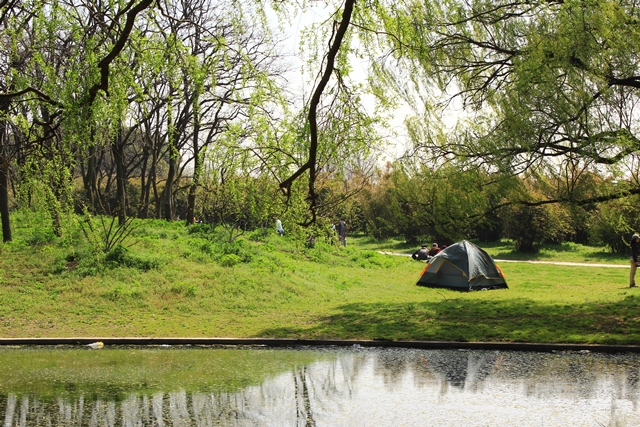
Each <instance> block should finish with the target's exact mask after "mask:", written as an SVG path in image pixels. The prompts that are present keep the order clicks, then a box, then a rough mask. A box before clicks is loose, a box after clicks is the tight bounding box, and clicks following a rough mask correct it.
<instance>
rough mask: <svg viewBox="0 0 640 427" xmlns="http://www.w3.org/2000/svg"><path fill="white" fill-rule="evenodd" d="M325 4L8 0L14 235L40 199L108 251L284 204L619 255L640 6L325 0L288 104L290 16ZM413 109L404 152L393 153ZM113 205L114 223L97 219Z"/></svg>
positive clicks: (6, 80)
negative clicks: (133, 239)
mask: <svg viewBox="0 0 640 427" xmlns="http://www.w3.org/2000/svg"><path fill="white" fill-rule="evenodd" d="M316 4H317V3H316V2H295V1H291V2H289V1H274V2H268V1H263V2H259V1H248V0H247V1H234V0H228V1H224V2H211V1H208V0H194V1H181V2H174V1H171V0H138V1H135V0H131V1H114V2H95V1H76V0H65V1H55V2H54V1H40V0H29V1H16V0H4V1H2V2H0V35H1V37H0V67H1V69H2V76H3V77H2V79H1V81H0V92H1V93H0V214H1V216H2V231H3V240H4V241H5V242H10V241H11V240H12V227H11V219H10V217H11V215H10V212H12V211H17V210H20V209H45V211H46V212H48V215H49V217H50V220H51V221H50V225H49V226H48V227H47V228H46V229H43V230H42V231H41V233H42V234H43V235H47V234H50V235H51V236H53V237H51V238H53V239H62V240H64V239H67V241H69V240H70V239H71V237H70V236H71V234H72V233H71V232H70V230H71V229H72V223H73V221H70V220H68V218H70V217H72V216H74V215H79V216H80V218H81V219H79V221H80V224H83V226H82V230H83V237H84V238H85V239H87V240H88V241H90V242H94V247H95V252H96V253H98V254H101V255H100V256H107V255H108V254H109V252H110V251H111V250H113V249H114V248H117V247H118V246H119V244H120V243H122V242H123V239H124V236H126V235H127V233H128V232H129V231H128V230H130V226H129V225H128V224H131V221H132V220H133V219H134V218H163V219H166V220H176V219H181V220H184V221H185V224H194V223H195V222H196V221H203V222H204V223H206V224H209V225H212V226H220V227H223V228H224V229H225V230H226V232H227V235H228V240H229V242H230V243H233V242H234V241H236V239H237V238H238V236H240V235H242V234H245V233H248V232H250V231H252V230H256V229H258V228H264V227H266V226H267V225H268V224H272V223H273V222H274V221H275V218H276V217H278V218H280V219H281V220H282V221H283V222H284V223H285V225H286V228H287V233H288V235H290V236H292V238H296V239H299V240H300V241H302V242H304V241H306V240H307V239H308V238H309V237H310V236H311V235H313V236H316V237H317V238H323V236H330V234H329V233H328V232H327V231H328V230H329V228H330V225H331V224H332V223H334V222H335V221H336V220H337V218H338V217H345V219H346V220H347V222H348V224H349V226H350V230H351V232H364V233H367V234H368V235H370V236H373V237H376V238H386V237H390V236H397V235H401V236H403V237H404V239H405V240H406V241H407V242H408V243H412V244H418V243H424V242H431V241H438V242H442V243H451V242H453V241H456V240H459V239H461V238H476V239H479V240H481V241H491V240H493V241H497V240H499V239H501V238H503V237H507V238H511V239H513V240H514V241H515V242H516V243H515V244H516V249H517V250H519V251H528V252H535V251H536V250H538V249H539V248H540V247H541V245H542V244H543V243H549V242H551V243H558V242H578V243H589V244H594V245H602V246H606V247H607V248H609V249H610V250H611V251H614V252H620V253H622V252H624V251H626V250H627V240H628V238H629V236H630V234H631V233H632V232H633V231H635V230H638V229H640V224H639V221H638V216H637V214H636V211H637V205H638V193H640V185H639V183H638V165H639V162H638V147H639V144H638V142H639V140H638V137H637V132H638V113H637V102H638V96H637V95H638V88H640V70H638V64H640V61H638V59H639V58H638V56H639V52H638V49H639V46H640V43H638V42H639V41H640V30H639V28H640V26H638V25H637V24H638V18H639V13H640V12H639V10H640V9H639V7H638V4H636V2H635V1H604V0H592V1H558V2H555V1H551V2H549V1H540V2H529V1H527V2H481V1H434V2H413V1H401V2H396V1H393V2H385V1H366V2H365V1H361V2H360V1H355V0H345V1H343V2H322V3H321V6H322V7H321V10H322V11H326V12H327V16H326V19H325V20H320V21H318V22H316V23H315V24H313V25H311V26H309V27H308V28H306V29H305V31H304V32H303V35H302V37H301V45H300V52H298V53H297V55H298V56H299V58H301V59H302V63H303V69H302V71H301V72H303V73H304V74H303V75H304V76H305V78H306V79H308V80H307V81H308V85H305V86H303V87H305V88H306V87H309V88H311V89H310V90H309V91H308V92H307V91H306V90H303V92H302V94H301V97H296V93H295V92H294V91H293V88H292V87H291V84H290V83H289V82H287V80H286V77H287V74H288V73H290V72H291V70H289V69H288V62H287V57H286V56H285V55H283V54H282V51H281V50H280V48H279V44H278V41H279V38H280V37H282V35H281V34H282V33H281V32H280V30H278V27H280V28H286V27H287V26H288V25H290V23H291V22H292V21H291V20H292V19H294V18H295V16H298V14H300V13H304V11H305V10H308V9H309V8H311V7H314V6H315V5H316ZM274 23H276V24H277V25H275V26H274ZM354 61H358V63H359V64H361V63H363V62H362V61H364V63H366V64H368V66H369V71H370V73H369V75H368V76H367V78H366V79H362V78H361V76H354V75H353V70H354ZM295 89H296V90H297V89H298V88H297V87H296V88H295ZM452 105H459V106H460V109H458V108H456V110H458V111H455V115H456V117H455V118H452V116H451V115H452V114H454V112H452V108H451V106H452ZM399 107H402V109H405V110H406V109H407V108H410V109H411V111H412V115H411V116H408V117H406V119H405V121H404V122H405V126H406V129H407V131H406V132H407V135H408V141H407V151H406V152H405V153H402V155H400V156H398V158H397V159H395V160H393V161H389V162H387V163H386V164H381V162H380V159H381V158H382V153H383V150H384V149H385V147H386V142H387V141H388V140H389V137H390V133H391V130H390V128H389V123H390V121H393V120H397V117H394V115H395V114H397V112H398V111H399V110H398V108H399ZM452 123H454V124H452ZM102 215H106V216H107V217H115V218H117V223H110V225H109V226H108V227H106V228H102V229H101V230H102V231H97V229H96V228H95V227H94V225H92V224H95V222H92V221H94V218H97V217H100V216H102ZM107 222H108V220H107ZM103 224H104V223H103ZM96 236H97V237H96ZM118 236H120V237H118Z"/></svg>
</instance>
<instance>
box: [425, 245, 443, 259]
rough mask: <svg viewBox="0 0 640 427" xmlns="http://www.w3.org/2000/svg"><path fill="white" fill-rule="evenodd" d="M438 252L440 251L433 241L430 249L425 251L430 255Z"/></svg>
mask: <svg viewBox="0 0 640 427" xmlns="http://www.w3.org/2000/svg"><path fill="white" fill-rule="evenodd" d="M439 253H440V248H439V247H438V244H437V243H434V244H433V245H431V249H429V252H427V255H429V256H430V257H432V256H436V255H438V254H439Z"/></svg>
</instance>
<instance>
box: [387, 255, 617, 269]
mask: <svg viewBox="0 0 640 427" xmlns="http://www.w3.org/2000/svg"><path fill="white" fill-rule="evenodd" d="M380 253H381V254H384V255H396V256H411V255H410V254H399V253H395V252H383V251H380ZM493 260H494V261H495V262H496V263H497V264H500V263H505V262H528V263H530V264H552V265H568V266H572V265H573V266H576V267H604V268H629V266H628V265H625V264H591V263H587V262H563V261H534V260H515V259H498V258H494V259H493Z"/></svg>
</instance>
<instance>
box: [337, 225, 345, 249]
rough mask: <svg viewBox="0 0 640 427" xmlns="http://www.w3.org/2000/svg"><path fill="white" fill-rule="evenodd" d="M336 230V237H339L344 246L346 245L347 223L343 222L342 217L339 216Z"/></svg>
mask: <svg viewBox="0 0 640 427" xmlns="http://www.w3.org/2000/svg"><path fill="white" fill-rule="evenodd" d="M336 230H337V231H338V239H340V242H341V243H342V244H343V245H344V246H347V223H346V222H344V219H342V218H340V222H339V223H338V226H337V227H336Z"/></svg>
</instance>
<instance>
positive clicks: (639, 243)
mask: <svg viewBox="0 0 640 427" xmlns="http://www.w3.org/2000/svg"><path fill="white" fill-rule="evenodd" d="M630 245H631V272H630V273H629V287H630V288H635V287H636V270H637V269H638V261H640V235H638V234H637V233H634V234H633V236H631V242H630Z"/></svg>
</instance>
